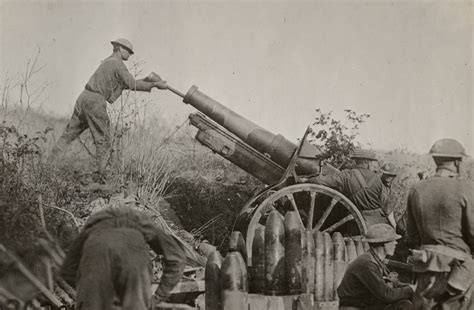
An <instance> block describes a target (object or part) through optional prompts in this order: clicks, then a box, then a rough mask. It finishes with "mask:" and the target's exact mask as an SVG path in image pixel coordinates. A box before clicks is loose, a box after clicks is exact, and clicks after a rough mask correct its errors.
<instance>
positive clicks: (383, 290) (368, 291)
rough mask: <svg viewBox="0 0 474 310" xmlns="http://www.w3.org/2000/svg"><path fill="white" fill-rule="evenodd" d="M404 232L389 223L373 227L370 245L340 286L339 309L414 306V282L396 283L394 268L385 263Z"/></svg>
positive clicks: (369, 231)
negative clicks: (391, 271) (392, 278)
mask: <svg viewBox="0 0 474 310" xmlns="http://www.w3.org/2000/svg"><path fill="white" fill-rule="evenodd" d="M400 238H401V236H400V235H397V234H396V233H395V230H394V229H393V227H392V226H390V225H388V224H375V225H373V226H371V227H369V229H368V231H367V234H366V241H367V242H369V245H370V249H369V251H368V252H367V253H365V254H362V255H360V256H359V257H357V258H356V259H355V260H354V261H353V262H352V263H351V264H350V265H349V266H348V267H347V270H346V272H345V274H344V277H343V278H342V281H341V284H340V285H339V287H338V288H337V294H338V296H339V309H343V310H358V309H361V310H362V309H363V310H376V309H390V310H398V309H400V310H402V309H404V310H406V309H412V307H413V305H412V303H411V301H410V299H411V297H412V295H413V292H414V290H415V286H414V285H409V284H403V285H402V284H400V283H396V284H394V283H393V282H392V281H390V279H391V274H390V271H389V270H388V268H387V266H385V264H384V262H383V261H384V259H385V258H386V256H391V255H393V253H394V252H395V246H396V245H397V241H396V240H398V239H400Z"/></svg>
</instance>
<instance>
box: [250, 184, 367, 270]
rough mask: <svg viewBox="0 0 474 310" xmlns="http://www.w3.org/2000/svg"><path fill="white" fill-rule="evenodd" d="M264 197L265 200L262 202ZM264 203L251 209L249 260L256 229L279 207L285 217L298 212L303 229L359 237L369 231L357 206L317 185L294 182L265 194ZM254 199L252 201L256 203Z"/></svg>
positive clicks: (337, 193) (338, 193) (336, 193)
mask: <svg viewBox="0 0 474 310" xmlns="http://www.w3.org/2000/svg"><path fill="white" fill-rule="evenodd" d="M262 199H263V201H262ZM259 200H260V201H261V202H260V203H259V204H258V206H256V207H255V208H251V209H252V217H251V219H250V222H249V224H248V227H247V232H246V238H245V239H246V244H247V255H248V263H249V265H250V264H251V261H252V260H251V258H252V243H253V239H254V236H255V230H256V229H257V227H258V226H259V225H265V222H266V219H267V217H268V215H269V214H270V213H271V212H272V211H273V210H277V211H278V212H280V213H281V214H282V215H283V216H285V214H286V212H289V211H297V213H298V215H299V222H300V224H301V227H302V229H303V230H309V231H312V232H314V231H321V232H329V233H332V232H335V231H339V232H341V233H342V234H343V236H360V235H362V234H364V233H365V232H366V230H367V226H366V224H365V220H364V218H363V217H362V215H361V213H360V212H359V210H358V209H357V207H356V206H355V205H354V204H353V203H352V202H351V201H350V200H349V199H347V198H346V197H345V196H344V195H342V194H341V193H340V192H338V191H336V190H333V189H331V188H329V187H326V186H322V185H317V184H295V185H291V186H287V187H284V188H282V189H280V190H277V191H271V192H267V193H265V195H264V196H263V198H262V196H261V197H260V199H259ZM256 201H258V200H254V201H253V202H252V203H253V204H255V203H256Z"/></svg>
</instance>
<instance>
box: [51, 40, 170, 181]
mask: <svg viewBox="0 0 474 310" xmlns="http://www.w3.org/2000/svg"><path fill="white" fill-rule="evenodd" d="M111 43H112V46H113V52H112V55H111V56H110V57H108V58H107V59H105V60H104V61H102V63H101V65H100V66H99V68H98V69H97V70H96V71H95V72H94V74H93V75H92V77H91V78H90V79H89V82H87V84H86V86H85V89H84V90H83V91H82V93H81V94H80V95H79V98H78V99H77V101H76V105H75V107H74V113H73V114H72V117H71V120H70V121H69V123H68V125H67V127H66V129H65V130H64V133H63V134H62V135H61V137H60V138H59V140H58V142H57V143H56V145H55V147H54V148H53V150H52V152H51V155H50V157H49V159H48V162H49V163H52V162H53V161H54V160H55V159H56V158H57V157H58V156H59V154H61V153H62V152H63V151H64V150H65V149H66V147H67V146H68V145H69V144H70V143H71V142H72V141H73V140H74V139H76V138H77V137H78V136H79V135H80V134H81V133H82V132H83V131H84V130H86V129H87V128H89V130H90V131H91V134H92V138H93V140H94V144H95V146H96V160H97V171H96V172H95V174H94V176H95V177H96V179H97V180H98V181H104V173H105V167H106V165H107V161H108V157H109V150H110V137H109V123H110V120H109V116H108V115H107V102H108V103H110V104H112V103H114V102H115V100H117V98H118V97H120V95H121V94H122V91H123V90H124V89H129V90H134V91H146V92H150V91H151V89H152V88H154V87H156V88H158V89H166V88H167V85H166V82H165V81H163V80H161V78H159V79H158V81H156V82H149V81H147V80H146V79H141V80H135V78H134V77H133V75H131V74H130V72H129V71H128V69H127V67H126V66H125V64H124V61H127V60H128V58H129V57H130V55H132V54H133V53H134V52H133V47H132V44H131V43H130V41H128V40H127V39H117V40H115V41H112V42H111ZM156 77H158V76H157V75H156Z"/></svg>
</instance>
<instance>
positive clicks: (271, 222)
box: [265, 211, 285, 235]
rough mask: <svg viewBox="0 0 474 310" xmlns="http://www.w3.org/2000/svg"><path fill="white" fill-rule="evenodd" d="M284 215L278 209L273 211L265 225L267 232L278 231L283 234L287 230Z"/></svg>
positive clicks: (277, 232)
mask: <svg viewBox="0 0 474 310" xmlns="http://www.w3.org/2000/svg"><path fill="white" fill-rule="evenodd" d="M284 227H285V226H284V221H283V216H282V215H281V213H280V212H278V211H273V212H272V213H270V215H269V216H268V219H267V223H266V225H265V234H267V233H270V232H271V233H276V234H278V235H280V234H283V233H284V231H285V228H284Z"/></svg>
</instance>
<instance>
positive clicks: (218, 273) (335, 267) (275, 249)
mask: <svg viewBox="0 0 474 310" xmlns="http://www.w3.org/2000/svg"><path fill="white" fill-rule="evenodd" d="M366 250H367V244H365V243H364V242H363V241H362V240H361V239H360V237H353V238H343V236H342V235H341V233H339V232H335V233H333V234H332V236H331V235H330V234H329V233H327V232H319V231H315V232H311V231H306V230H303V229H301V226H300V223H299V219H298V215H297V214H296V212H287V213H286V215H285V217H283V216H282V215H281V214H280V213H279V212H277V211H274V212H272V213H271V214H270V215H269V217H268V219H267V222H266V225H265V226H263V225H259V226H257V227H256V230H255V235H254V240H253V244H252V255H251V261H247V257H248V256H247V253H246V246H245V241H244V238H243V236H242V234H241V233H240V232H233V233H232V235H231V238H230V241H229V252H228V253H227V255H226V257H225V259H224V261H223V262H222V258H221V257H220V255H219V254H218V253H217V252H216V253H213V254H211V255H210V256H209V258H208V261H207V266H206V309H211V310H220V309H248V306H247V304H246V303H247V302H248V300H249V299H248V294H253V295H252V296H254V295H267V296H287V295H293V296H295V295H302V294H312V296H314V302H315V303H325V302H334V301H336V300H337V293H336V289H337V287H338V285H339V284H340V282H341V280H342V277H343V275H344V272H345V270H346V267H347V265H348V264H349V263H350V262H351V261H353V260H354V259H355V258H356V257H357V256H358V255H360V254H362V253H364V252H365V251H366ZM247 266H249V269H248V273H247Z"/></svg>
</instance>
